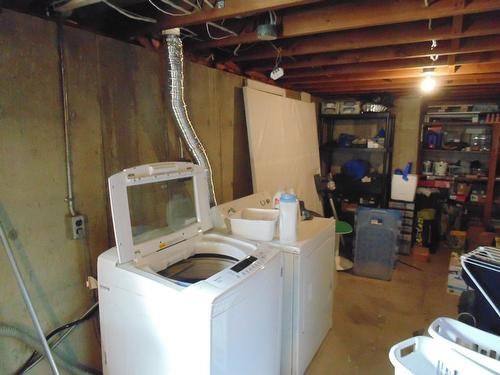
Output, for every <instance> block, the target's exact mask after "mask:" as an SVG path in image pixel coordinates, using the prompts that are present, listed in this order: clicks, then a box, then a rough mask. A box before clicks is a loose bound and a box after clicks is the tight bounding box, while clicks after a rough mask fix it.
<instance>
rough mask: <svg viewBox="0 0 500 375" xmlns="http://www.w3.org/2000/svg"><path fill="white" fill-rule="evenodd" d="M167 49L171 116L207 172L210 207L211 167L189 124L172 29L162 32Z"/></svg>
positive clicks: (179, 46)
mask: <svg viewBox="0 0 500 375" xmlns="http://www.w3.org/2000/svg"><path fill="white" fill-rule="evenodd" d="M162 34H163V38H164V42H165V45H166V47H167V48H166V50H167V61H168V89H169V93H170V106H171V109H172V113H173V117H174V119H175V122H176V124H177V129H178V130H179V132H180V134H181V136H182V138H183V139H184V142H186V145H187V147H188V149H189V153H190V154H191V156H192V158H193V159H194V162H195V163H196V164H198V165H201V166H202V167H204V168H205V169H206V170H207V172H208V190H209V194H210V207H213V206H216V205H217V200H216V199H215V190H214V180H213V175H212V167H211V166H210V162H209V161H208V156H207V153H206V151H205V148H204V147H203V145H202V143H201V141H200V139H199V138H198V136H197V135H196V132H195V130H194V128H193V125H192V124H191V120H190V119H189V115H188V113H187V108H186V103H185V101H184V69H183V53H182V40H181V38H180V37H179V35H178V33H177V32H175V31H172V30H165V31H164V32H163V33H162Z"/></svg>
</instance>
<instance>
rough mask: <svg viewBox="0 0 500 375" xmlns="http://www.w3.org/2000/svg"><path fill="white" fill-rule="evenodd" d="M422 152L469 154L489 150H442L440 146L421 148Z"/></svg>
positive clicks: (485, 153) (483, 152)
mask: <svg viewBox="0 0 500 375" xmlns="http://www.w3.org/2000/svg"><path fill="white" fill-rule="evenodd" d="M422 151H423V152H430V153H433V152H434V153H443V152H446V153H453V154H469V155H489V154H490V153H491V151H459V150H443V149H441V148H439V149H437V148H423V149H422Z"/></svg>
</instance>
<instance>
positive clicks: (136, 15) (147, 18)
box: [102, 0, 156, 23]
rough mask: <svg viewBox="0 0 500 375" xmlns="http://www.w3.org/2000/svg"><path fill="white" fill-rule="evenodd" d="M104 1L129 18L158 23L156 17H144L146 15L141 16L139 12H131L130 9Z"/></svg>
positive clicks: (103, 0)
mask: <svg viewBox="0 0 500 375" xmlns="http://www.w3.org/2000/svg"><path fill="white" fill-rule="evenodd" d="M102 2H103V3H104V4H106V5H107V6H108V7H110V8H112V9H114V10H116V11H117V12H118V13H120V14H122V15H124V16H125V17H127V18H130V19H133V20H136V21H141V22H148V23H156V20H155V19H154V18H149V17H144V16H141V15H140V14H137V13H134V12H131V11H129V10H126V9H123V8H120V7H119V6H116V5H114V4H112V3H110V2H109V1H107V0H102Z"/></svg>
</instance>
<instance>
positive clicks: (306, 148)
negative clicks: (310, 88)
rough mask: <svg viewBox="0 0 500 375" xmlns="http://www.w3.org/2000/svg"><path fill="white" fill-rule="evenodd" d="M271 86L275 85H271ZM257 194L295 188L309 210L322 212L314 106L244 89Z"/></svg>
mask: <svg viewBox="0 0 500 375" xmlns="http://www.w3.org/2000/svg"><path fill="white" fill-rule="evenodd" d="M271 87H272V86H271ZM243 95H244V99H245V113H246V122H247V128H248V144H249V149H250V164H251V167H252V182H253V189H254V192H261V191H267V192H269V193H271V194H274V193H275V192H276V191H278V190H280V189H283V188H293V189H294V190H295V193H296V194H297V196H298V197H299V199H301V200H303V201H304V203H305V206H306V208H307V209H309V210H312V211H315V212H318V213H321V214H322V213H323V212H322V211H323V210H322V207H321V202H320V200H319V197H318V194H317V193H316V188H315V185H314V175H315V174H318V173H320V160H319V148H318V134H317V125H316V108H315V105H314V103H309V102H305V101H302V100H296V99H291V98H286V97H285V96H284V95H283V96H280V95H277V94H275V93H269V92H264V91H261V90H256V89H253V88H250V87H244V88H243Z"/></svg>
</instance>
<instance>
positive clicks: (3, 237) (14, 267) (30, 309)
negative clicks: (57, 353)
mask: <svg viewBox="0 0 500 375" xmlns="http://www.w3.org/2000/svg"><path fill="white" fill-rule="evenodd" d="M0 238H1V240H2V243H3V247H4V248H5V252H6V253H7V258H9V262H10V266H11V268H12V271H13V272H14V276H15V277H16V281H17V285H18V286H19V290H20V291H21V295H22V296H23V299H24V303H25V304H26V308H27V309H28V313H29V314H30V316H31V320H32V321H33V325H34V326H35V330H36V333H37V334H38V336H39V339H40V342H41V344H42V348H43V351H44V352H45V355H46V356H47V360H48V361H49V365H50V369H51V370H52V374H54V375H59V370H58V369H57V366H56V363H55V361H54V357H53V356H52V352H51V351H50V347H49V344H48V343H47V340H46V339H45V334H44V333H43V330H42V327H41V326H40V322H39V320H38V317H37V315H36V312H35V309H34V308H33V304H32V303H31V298H30V296H29V294H28V289H26V285H25V284H24V280H23V277H22V276H21V273H20V272H19V268H18V267H17V263H16V258H14V253H13V252H12V248H11V247H10V244H9V241H8V240H7V235H6V233H5V230H4V227H3V224H2V222H1V221H0Z"/></svg>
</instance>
